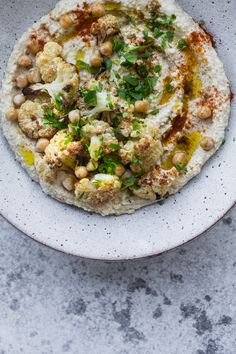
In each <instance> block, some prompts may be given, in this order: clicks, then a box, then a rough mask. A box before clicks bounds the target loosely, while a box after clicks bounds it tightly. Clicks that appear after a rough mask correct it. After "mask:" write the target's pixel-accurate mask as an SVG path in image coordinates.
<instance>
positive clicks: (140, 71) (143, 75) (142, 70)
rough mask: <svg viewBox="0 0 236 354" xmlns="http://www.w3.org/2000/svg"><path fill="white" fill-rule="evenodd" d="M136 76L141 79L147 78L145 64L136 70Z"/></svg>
mask: <svg viewBox="0 0 236 354" xmlns="http://www.w3.org/2000/svg"><path fill="white" fill-rule="evenodd" d="M137 71H138V74H139V75H140V76H141V77H146V76H148V69H147V68H146V65H145V64H141V65H140V66H139V67H138V69H137Z"/></svg>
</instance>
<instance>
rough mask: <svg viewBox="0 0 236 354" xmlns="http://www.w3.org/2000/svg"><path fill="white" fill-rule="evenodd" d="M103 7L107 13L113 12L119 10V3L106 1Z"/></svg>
mask: <svg viewBox="0 0 236 354" xmlns="http://www.w3.org/2000/svg"><path fill="white" fill-rule="evenodd" d="M104 7H105V9H106V10H107V11H114V10H120V9H121V3H120V2H118V3H115V2H112V1H107V2H105V3H104Z"/></svg>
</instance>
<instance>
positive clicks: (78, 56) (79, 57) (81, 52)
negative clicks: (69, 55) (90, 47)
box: [75, 49, 85, 60]
mask: <svg viewBox="0 0 236 354" xmlns="http://www.w3.org/2000/svg"><path fill="white" fill-rule="evenodd" d="M84 57H85V52H84V50H82V49H80V50H78V52H77V54H76V57H75V59H76V60H83V59H84Z"/></svg>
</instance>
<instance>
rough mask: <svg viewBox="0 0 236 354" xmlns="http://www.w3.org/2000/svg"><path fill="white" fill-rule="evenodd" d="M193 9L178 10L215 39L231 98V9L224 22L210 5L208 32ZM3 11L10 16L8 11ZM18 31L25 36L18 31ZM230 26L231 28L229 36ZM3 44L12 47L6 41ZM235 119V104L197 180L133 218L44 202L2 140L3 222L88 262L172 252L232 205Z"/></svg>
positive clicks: (235, 168)
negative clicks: (221, 143)
mask: <svg viewBox="0 0 236 354" xmlns="http://www.w3.org/2000/svg"><path fill="white" fill-rule="evenodd" d="M23 3H24V2H23V1H22V4H23ZM194 4H195V7H194V8H193V7H192V6H191V4H189V3H187V2H183V3H181V5H182V6H183V7H184V8H185V9H186V10H187V11H188V12H189V13H191V14H192V15H193V16H194V17H196V18H198V19H199V18H200V17H201V18H202V17H203V18H204V20H205V21H206V24H207V25H208V28H209V29H210V31H212V32H213V33H214V34H215V38H216V41H217V43H220V44H219V46H218V52H219V55H220V57H221V59H222V60H223V61H224V64H225V68H226V72H227V74H228V77H229V78H230V79H231V82H232V89H233V90H234V83H235V81H236V80H235V77H234V75H235V74H234V70H233V69H234V67H235V59H234V57H235V55H234V54H235V46H233V42H232V36H231V35H229V34H230V33H231V34H232V33H235V29H234V28H233V26H235V25H234V22H233V20H230V16H232V13H233V7H235V5H234V4H228V3H227V4H225V5H224V6H225V8H226V9H227V10H228V11H227V12H226V16H225V17H223V15H222V9H221V7H222V6H223V5H222V4H221V5H218V4H215V5H214V6H212V3H210V2H207V4H208V6H209V7H210V8H211V12H212V11H213V12H214V22H213V23H211V24H210V18H209V17H208V16H207V11H206V10H204V13H202V8H201V2H200V1H199V2H197V3H196V2H194ZM51 5H53V4H51ZM186 5H187V6H186ZM17 6H18V5H17ZM19 6H20V5H19ZM47 6H48V5H47ZM47 6H46V5H45V4H43V3H42V4H40V9H39V10H40V12H41V13H43V12H45V13H46V12H47V11H48V7H47ZM231 7H232V9H231ZM39 10H38V11H39ZM6 11H9V10H8V9H7V8H6ZM193 11H194V13H193ZM21 26H22V27H21V29H22V32H23V30H24V29H23V27H24V24H23V23H22V24H21ZM228 26H231V28H230V30H229V29H228ZM226 28H227V31H228V32H227V31H226ZM9 40H12V39H10V35H9V38H8V41H9ZM233 41H235V39H233ZM2 55H3V54H2ZM5 59H6V58H5ZM234 115H235V105H234V104H233V107H232V115H231V121H230V125H229V128H228V131H227V137H226V142H225V144H224V146H222V148H221V149H220V150H219V152H218V153H217V154H216V155H215V156H214V157H213V158H212V159H211V160H210V161H209V162H208V163H207V165H206V166H205V167H204V168H203V170H202V173H201V175H200V176H199V177H197V178H195V179H194V180H193V181H192V182H190V184H188V185H187V186H186V187H185V188H184V189H183V190H182V191H181V193H179V194H177V195H175V196H174V197H171V198H170V199H168V200H167V201H166V202H165V203H164V204H163V205H159V204H157V205H155V206H150V207H147V208H144V209H141V210H140V211H138V212H136V213H135V214H133V215H124V216H119V217H114V216H110V217H106V218H103V217H101V216H97V215H94V214H88V213H86V212H83V211H80V210H77V209H75V208H73V207H69V206H65V205H63V204H61V203H59V202H56V201H54V200H52V199H50V198H49V197H47V196H45V195H44V194H43V192H42V191H41V190H40V188H39V186H38V185H37V184H35V183H32V181H31V179H30V178H29V177H28V176H27V175H26V173H25V172H24V171H23V170H21V168H20V166H19V164H18V163H17V162H16V161H15V160H14V156H13V154H12V153H11V152H10V149H9V148H8V145H7V143H6V141H5V140H4V138H3V137H2V136H1V142H0V151H1V156H2V164H1V168H0V180H1V183H0V202H1V206H0V211H1V214H2V215H3V216H4V217H5V218H6V219H8V220H9V221H10V222H11V223H12V224H13V225H15V226H16V227H17V228H19V229H20V230H21V231H23V232H24V233H26V234H27V235H29V236H30V237H32V238H34V239H35V240H37V241H39V242H41V243H43V244H45V245H48V246H50V247H52V248H55V249H58V250H61V251H63V252H66V253H70V254H74V255H78V256H82V257H86V258H94V259H106V260H118V259H131V258H139V257H146V256H151V255H155V254H159V253H162V252H164V251H167V250H170V249H172V248H174V247H177V246H179V245H181V244H183V243H185V242H187V241H190V240H191V239H193V238H194V237H196V236H198V235H199V234H201V233H203V232H204V231H206V230H207V229H208V228H210V227H211V226H212V225H213V224H214V223H216V222H217V221H218V220H219V219H220V218H221V217H222V216H223V215H224V214H225V213H226V212H227V211H228V210H229V209H230V208H231V207H232V206H233V205H234V203H235V200H236V186H235V183H233V182H234V181H235V173H236V166H235V163H234V156H235V152H236V142H235V133H234V132H235V131H236V127H235V121H234V119H233V117H234Z"/></svg>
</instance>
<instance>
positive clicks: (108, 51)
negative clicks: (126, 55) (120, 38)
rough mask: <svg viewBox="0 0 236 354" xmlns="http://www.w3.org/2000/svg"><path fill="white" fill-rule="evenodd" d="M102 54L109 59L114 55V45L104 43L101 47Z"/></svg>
mask: <svg viewBox="0 0 236 354" xmlns="http://www.w3.org/2000/svg"><path fill="white" fill-rule="evenodd" d="M100 52H101V54H102V55H104V56H105V57H109V56H110V55H112V53H113V45H112V43H111V42H110V41H107V42H104V43H102V44H101V46H100Z"/></svg>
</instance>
